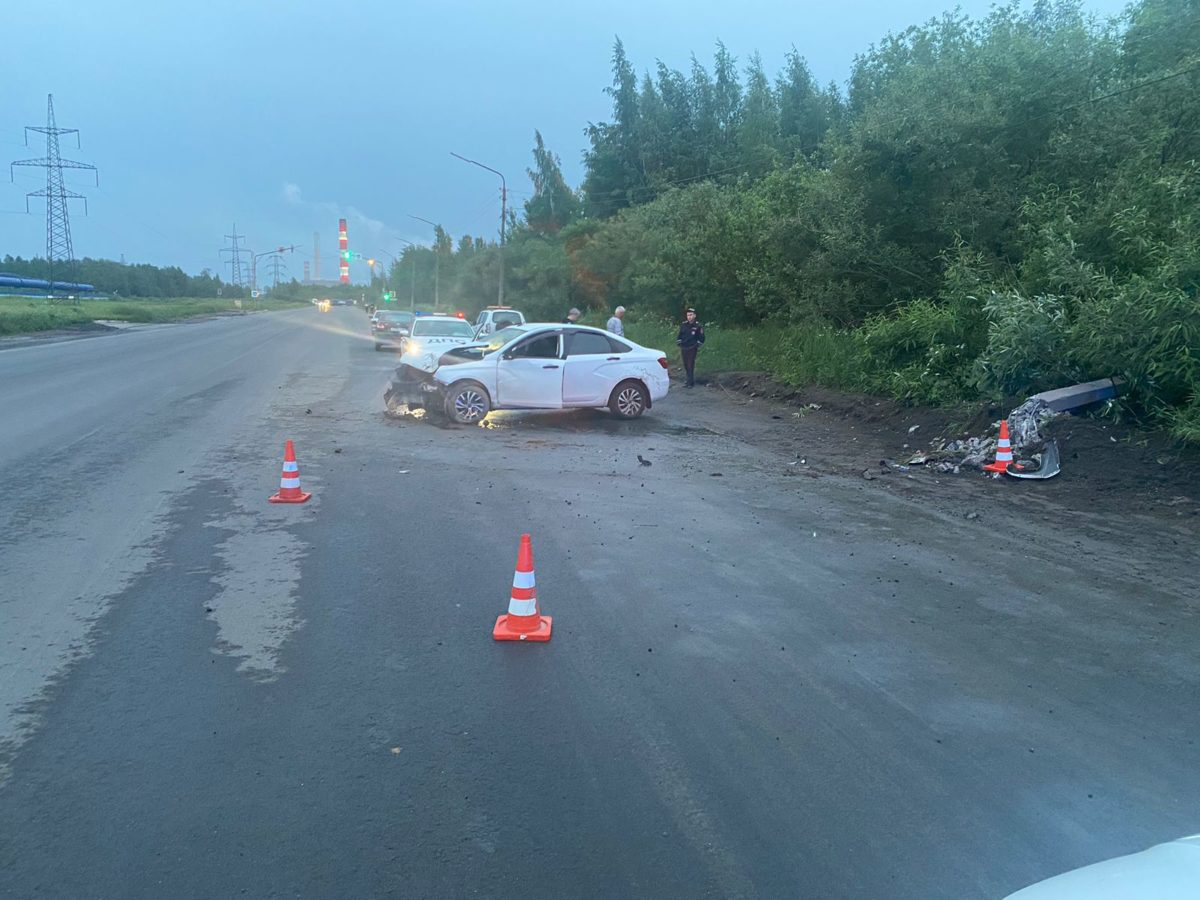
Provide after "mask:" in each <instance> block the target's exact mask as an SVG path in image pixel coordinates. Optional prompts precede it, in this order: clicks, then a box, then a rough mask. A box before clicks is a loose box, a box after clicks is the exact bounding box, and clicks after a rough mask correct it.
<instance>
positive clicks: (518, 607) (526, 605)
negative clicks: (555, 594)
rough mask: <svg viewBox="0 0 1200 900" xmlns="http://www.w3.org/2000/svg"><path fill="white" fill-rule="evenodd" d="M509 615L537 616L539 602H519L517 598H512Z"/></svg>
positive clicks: (509, 603)
mask: <svg viewBox="0 0 1200 900" xmlns="http://www.w3.org/2000/svg"><path fill="white" fill-rule="evenodd" d="M508 614H509V615H510V616H536V615H537V600H518V599H517V598H516V597H511V598H509V601H508Z"/></svg>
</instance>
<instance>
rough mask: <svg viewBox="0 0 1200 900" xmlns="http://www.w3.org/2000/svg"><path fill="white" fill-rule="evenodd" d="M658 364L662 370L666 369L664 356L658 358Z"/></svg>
mask: <svg viewBox="0 0 1200 900" xmlns="http://www.w3.org/2000/svg"><path fill="white" fill-rule="evenodd" d="M658 364H659V365H660V366H662V367H663V368H664V369H665V368H667V358H666V357H665V356H660V357H659V358H658Z"/></svg>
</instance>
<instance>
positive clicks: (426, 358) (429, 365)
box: [400, 335, 479, 372]
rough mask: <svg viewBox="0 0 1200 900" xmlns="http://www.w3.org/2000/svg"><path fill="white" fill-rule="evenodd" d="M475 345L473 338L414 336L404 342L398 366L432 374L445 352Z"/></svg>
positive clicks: (475, 341)
mask: <svg viewBox="0 0 1200 900" xmlns="http://www.w3.org/2000/svg"><path fill="white" fill-rule="evenodd" d="M477 343H479V342H478V341H477V340H475V338H473V337H441V336H438V337H433V336H430V337H422V336H421V335H414V336H412V337H410V338H408V340H406V341H405V342H404V352H403V353H401V354H400V365H402V366H411V367H412V368H414V369H419V370H420V371H422V372H432V371H433V370H434V369H436V368H437V367H438V360H439V359H440V358H441V356H442V354H443V353H445V352H446V351H447V350H452V349H454V348H455V347H463V346H466V345H467V344H477Z"/></svg>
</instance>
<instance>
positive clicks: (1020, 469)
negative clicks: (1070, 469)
mask: <svg viewBox="0 0 1200 900" xmlns="http://www.w3.org/2000/svg"><path fill="white" fill-rule="evenodd" d="M1034 457H1035V459H1033V460H1031V462H1032V463H1036V467H1035V466H1032V465H1028V464H1026V465H1024V466H1018V465H1017V464H1015V463H1009V464H1008V469H1007V470H1006V471H1007V472H1008V474H1009V475H1011V476H1012V477H1013V478H1034V479H1038V480H1044V479H1046V478H1053V477H1054V476H1055V475H1057V474H1058V473H1059V472H1061V471H1062V464H1061V462H1060V461H1059V457H1058V441H1049V442H1047V444H1046V449H1045V450H1043V451H1042V452H1041V453H1040V454H1034Z"/></svg>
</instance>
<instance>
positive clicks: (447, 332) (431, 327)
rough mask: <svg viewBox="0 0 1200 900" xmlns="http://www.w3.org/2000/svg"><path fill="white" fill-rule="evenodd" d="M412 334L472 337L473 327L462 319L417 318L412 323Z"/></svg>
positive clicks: (473, 334) (420, 335) (418, 335)
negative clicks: (414, 322)
mask: <svg viewBox="0 0 1200 900" xmlns="http://www.w3.org/2000/svg"><path fill="white" fill-rule="evenodd" d="M413 336H414V337H461V338H472V337H474V336H475V329H474V328H472V327H471V325H470V323H468V322H466V321H465V320H463V319H418V320H417V322H416V324H414V325H413Z"/></svg>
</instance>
